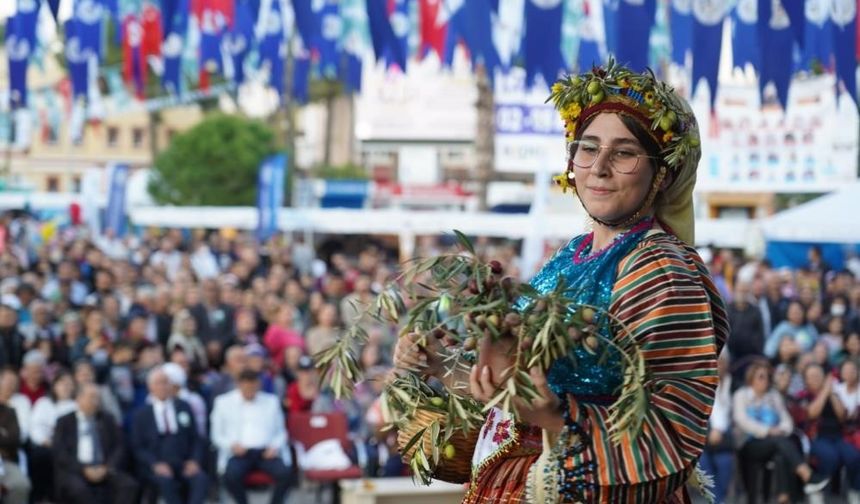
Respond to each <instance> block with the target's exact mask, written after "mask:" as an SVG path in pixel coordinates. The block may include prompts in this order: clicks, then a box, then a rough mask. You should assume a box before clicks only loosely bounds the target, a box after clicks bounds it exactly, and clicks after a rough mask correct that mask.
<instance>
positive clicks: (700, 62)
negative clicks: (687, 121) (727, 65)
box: [692, 0, 726, 109]
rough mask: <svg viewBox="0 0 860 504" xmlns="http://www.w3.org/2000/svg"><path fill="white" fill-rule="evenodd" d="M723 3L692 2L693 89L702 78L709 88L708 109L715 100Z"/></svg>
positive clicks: (713, 0) (712, 106)
mask: <svg viewBox="0 0 860 504" xmlns="http://www.w3.org/2000/svg"><path fill="white" fill-rule="evenodd" d="M725 14H726V9H725V3H724V2H722V1H721V0H706V1H696V2H693V86H692V87H693V90H695V89H696V84H698V83H699V79H701V78H704V79H705V81H706V82H707V83H708V88H709V89H710V92H711V109H713V108H714V104H715V103H716V100H717V75H718V73H719V70H720V50H721V48H722V40H723V18H724V17H725Z"/></svg>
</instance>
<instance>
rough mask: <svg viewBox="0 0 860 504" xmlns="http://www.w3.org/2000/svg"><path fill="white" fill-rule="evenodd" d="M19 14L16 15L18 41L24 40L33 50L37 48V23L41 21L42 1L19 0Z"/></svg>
mask: <svg viewBox="0 0 860 504" xmlns="http://www.w3.org/2000/svg"><path fill="white" fill-rule="evenodd" d="M17 6H18V12H17V13H16V14H15V19H16V22H17V23H18V26H17V27H16V34H17V35H18V40H21V39H24V40H26V41H27V43H28V44H30V47H31V48H34V49H35V47H36V23H37V21H38V19H39V9H40V8H41V7H42V0H18V1H17Z"/></svg>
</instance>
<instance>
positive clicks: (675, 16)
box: [669, 0, 693, 65]
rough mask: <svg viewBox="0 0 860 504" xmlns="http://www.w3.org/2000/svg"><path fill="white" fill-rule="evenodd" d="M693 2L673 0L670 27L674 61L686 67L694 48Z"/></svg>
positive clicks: (689, 0) (690, 0)
mask: <svg viewBox="0 0 860 504" xmlns="http://www.w3.org/2000/svg"><path fill="white" fill-rule="evenodd" d="M691 3H692V0H672V7H671V10H670V13H669V26H670V27H671V30H672V61H673V62H674V63H676V64H678V65H684V64H685V62H686V60H687V53H688V52H689V51H690V49H692V47H693V16H692V11H691Z"/></svg>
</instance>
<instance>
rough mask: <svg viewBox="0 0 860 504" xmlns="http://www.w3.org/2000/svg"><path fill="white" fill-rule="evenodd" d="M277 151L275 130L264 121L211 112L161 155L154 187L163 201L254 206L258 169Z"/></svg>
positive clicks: (151, 183)
mask: <svg viewBox="0 0 860 504" xmlns="http://www.w3.org/2000/svg"><path fill="white" fill-rule="evenodd" d="M275 151H276V143H275V135H274V133H273V132H272V130H271V129H270V128H269V127H268V126H266V125H265V124H263V123H261V122H259V121H253V120H249V119H245V118H243V117H238V116H229V115H222V114H217V115H212V116H209V117H207V118H206V119H204V120H203V121H201V122H200V124H198V125H196V126H194V127H193V128H191V129H190V130H188V131H186V132H184V133H181V134H178V135H176V136H175V137H174V138H173V140H172V141H171V142H170V145H169V146H168V148H167V149H166V150H164V151H163V152H161V153H160V154H159V155H158V157H157V158H156V160H155V168H154V176H153V177H152V180H151V182H150V184H149V192H150V194H151V195H152V197H153V198H154V199H155V201H157V202H158V203H160V204H168V205H188V206H210V205H211V206H231V205H253V204H254V201H255V197H256V192H257V169H258V167H259V165H260V163H261V162H262V161H263V159H265V158H266V156H269V155H270V154H273V153H274V152H275Z"/></svg>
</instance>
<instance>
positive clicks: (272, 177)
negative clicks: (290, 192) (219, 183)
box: [257, 154, 287, 242]
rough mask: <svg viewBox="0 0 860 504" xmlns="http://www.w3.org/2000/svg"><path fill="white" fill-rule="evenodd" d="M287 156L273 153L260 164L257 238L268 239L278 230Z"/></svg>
mask: <svg viewBox="0 0 860 504" xmlns="http://www.w3.org/2000/svg"><path fill="white" fill-rule="evenodd" d="M286 171H287V156H286V154H275V155H273V156H269V157H268V158H266V159H265V160H264V161H263V163H262V164H261V165H260V171H259V172H258V175H257V239H258V240H260V241H261V242H263V241H266V240H268V239H269V238H271V237H272V235H274V234H275V233H276V232H277V230H278V211H279V210H280V208H281V207H282V206H284V183H285V181H286V176H287V174H286Z"/></svg>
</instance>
